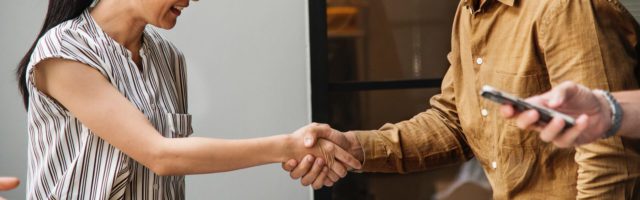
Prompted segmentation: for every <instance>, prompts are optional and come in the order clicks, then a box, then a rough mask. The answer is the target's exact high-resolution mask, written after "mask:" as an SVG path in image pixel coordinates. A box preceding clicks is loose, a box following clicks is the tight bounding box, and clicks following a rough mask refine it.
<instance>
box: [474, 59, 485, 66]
mask: <svg viewBox="0 0 640 200" xmlns="http://www.w3.org/2000/svg"><path fill="white" fill-rule="evenodd" d="M482 63H484V60H482V58H480V57H478V58H477V59H476V64H478V65H482Z"/></svg>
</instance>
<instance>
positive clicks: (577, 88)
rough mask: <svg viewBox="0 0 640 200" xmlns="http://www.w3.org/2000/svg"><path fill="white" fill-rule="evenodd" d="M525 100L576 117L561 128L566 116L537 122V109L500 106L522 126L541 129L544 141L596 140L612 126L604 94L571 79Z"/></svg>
mask: <svg viewBox="0 0 640 200" xmlns="http://www.w3.org/2000/svg"><path fill="white" fill-rule="evenodd" d="M525 101H527V102H529V103H533V104H537V105H541V106H545V107H548V108H551V109H554V110H557V111H559V112H562V113H565V114H567V115H569V116H572V117H574V118H576V124H575V126H573V127H572V128H570V129H568V130H566V131H562V129H563V128H564V120H562V119H561V118H558V117H555V118H553V120H551V122H549V123H548V124H537V123H536V122H537V121H538V119H539V117H540V115H539V113H538V112H537V111H535V110H527V111H524V112H522V113H516V112H515V110H514V109H513V107H512V106H510V105H503V106H501V107H500V111H501V113H502V115H503V116H504V117H506V118H515V119H516V122H517V125H518V127H519V128H521V129H533V130H536V131H539V132H540V138H541V139H542V140H543V141H545V142H553V143H554V144H555V145H556V146H558V147H563V148H566V147H572V146H577V145H582V144H586V143H590V142H593V141H596V140H598V139H600V138H602V137H603V136H604V134H605V133H606V132H607V130H609V129H610V128H611V115H612V114H611V108H610V107H609V105H608V103H607V101H606V99H605V98H604V97H603V96H602V95H597V94H594V93H593V92H592V91H591V90H590V89H588V88H586V87H584V86H582V85H577V84H575V83H572V82H564V83H562V84H560V85H558V86H557V87H555V88H553V89H551V90H550V91H548V92H546V93H544V94H541V95H539V96H533V97H530V98H528V99H526V100H525Z"/></svg>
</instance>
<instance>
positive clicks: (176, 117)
mask: <svg viewBox="0 0 640 200" xmlns="http://www.w3.org/2000/svg"><path fill="white" fill-rule="evenodd" d="M140 56H141V57H142V63H143V64H142V65H143V66H142V69H143V70H142V71H141V70H138V67H137V66H136V64H135V63H134V62H133V60H132V59H131V53H130V52H129V51H128V50H127V49H126V48H124V47H123V46H121V45H120V44H118V43H116V42H115V41H114V40H113V39H112V38H110V37H109V36H107V34H106V33H105V32H103V31H102V29H100V27H99V26H98V25H97V23H96V22H95V21H94V19H93V18H92V17H91V15H90V14H89V11H88V10H87V11H85V12H84V13H82V14H81V15H80V16H79V17H77V18H75V19H72V20H69V21H66V22H64V23H62V24H60V25H58V26H56V27H54V28H53V29H51V30H50V31H48V32H47V33H46V34H45V35H44V36H43V37H42V38H40V39H39V41H38V42H37V44H36V48H35V51H34V52H33V54H32V55H31V62H30V63H29V64H28V66H27V73H28V76H27V80H24V81H27V87H28V90H29V95H30V96H29V105H28V111H27V118H28V119H27V120H28V134H29V141H28V148H29V150H28V162H29V163H28V178H27V184H26V189H27V199H92V200H93V199H184V177H183V176H158V175H156V174H154V173H153V172H151V171H150V170H149V169H148V168H146V167H144V166H143V165H141V164H140V163H138V162H136V161H135V160H133V159H131V158H130V157H128V156H127V155H125V154H124V153H123V152H121V151H119V150H118V149H116V148H115V147H113V146H111V145H110V144H108V143H107V142H105V141H104V140H102V139H100V138H99V137H98V136H96V135H94V134H93V133H92V132H91V130H90V129H89V128H87V127H86V126H84V125H83V124H82V123H81V122H80V121H79V120H78V119H76V118H75V117H74V116H73V114H72V113H70V112H68V111H67V110H65V108H64V107H62V106H61V105H59V104H58V103H57V102H56V101H55V100H53V99H51V98H50V97H48V96H46V95H44V94H43V93H41V92H39V91H38V90H37V88H36V87H35V86H34V84H33V83H34V82H33V80H32V79H33V77H32V74H33V69H34V67H35V65H36V64H38V63H39V62H41V61H43V60H45V59H49V58H62V59H67V60H73V61H77V62H80V63H84V64H86V65H88V66H90V67H93V68H95V69H97V70H98V71H99V72H100V73H102V75H104V76H105V77H106V78H107V79H108V80H109V81H110V82H111V84H112V85H113V87H115V88H117V89H118V90H119V91H120V92H121V93H122V94H123V95H124V96H125V97H126V98H127V99H129V101H131V103H133V105H135V106H136V107H137V108H138V109H139V110H140V111H141V112H142V113H144V115H145V116H146V117H147V118H148V119H149V121H150V122H151V123H152V124H153V126H154V127H155V128H156V129H157V130H158V132H159V133H160V134H163V136H164V137H170V138H179V137H187V136H189V135H190V134H191V133H192V132H193V131H192V129H191V116H190V115H188V114H187V88H186V76H185V60H184V57H183V55H182V53H181V52H180V51H179V50H178V49H176V47H175V46H174V45H172V44H171V43H169V42H168V41H167V40H165V39H163V38H162V37H161V36H160V35H159V34H158V33H157V32H156V31H154V29H153V28H151V27H146V28H145V31H144V34H143V45H142V48H141V50H140ZM144 146H145V145H144V144H140V147H141V148H144Z"/></svg>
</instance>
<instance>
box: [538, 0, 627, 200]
mask: <svg viewBox="0 0 640 200" xmlns="http://www.w3.org/2000/svg"><path fill="white" fill-rule="evenodd" d="M548 4H549V5H548V6H549V7H548V9H546V12H545V13H544V14H543V17H542V19H541V20H540V23H539V27H540V29H539V32H538V34H539V37H538V38H540V41H539V42H540V48H541V49H542V50H543V56H544V59H545V63H546V66H547V70H548V73H549V79H550V81H551V84H552V85H557V84H559V83H561V82H563V81H567V80H571V81H574V82H576V83H579V84H583V85H586V86H587V87H589V88H597V89H604V90H610V91H616V90H622V89H632V88H636V87H637V85H638V83H637V77H636V76H635V73H634V71H635V70H636V67H637V60H636V59H637V52H636V51H635V49H636V48H635V46H634V45H635V43H636V41H637V39H638V38H637V26H635V25H634V24H635V22H634V21H633V18H631V16H630V15H629V14H628V13H626V11H625V10H624V8H622V7H621V6H620V5H619V3H618V2H617V1H603V0H579V1H551V2H550V3H548ZM631 144H632V143H631V141H625V140H622V139H621V138H619V137H613V138H610V139H606V140H600V141H597V142H595V143H592V144H589V145H584V146H581V147H577V148H576V156H575V160H576V162H577V163H578V165H579V168H578V171H577V173H578V182H577V184H578V185H577V189H578V196H577V198H578V199H587V198H602V197H606V198H613V199H621V198H625V197H630V195H632V193H634V192H636V191H634V189H633V187H634V186H633V185H634V184H636V185H637V184H638V178H639V174H640V168H638V167H637V166H638V165H639V164H640V163H638V161H639V160H640V155H638V153H637V151H636V150H634V149H632V148H630V147H629V145H631Z"/></svg>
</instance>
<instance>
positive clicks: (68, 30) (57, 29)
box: [34, 16, 97, 53]
mask: <svg viewBox="0 0 640 200" xmlns="http://www.w3.org/2000/svg"><path fill="white" fill-rule="evenodd" d="M90 26H91V25H90V24H89V23H87V22H86V20H83V19H82V16H80V17H77V18H74V19H70V20H67V21H65V22H62V23H60V24H58V25H56V26H54V27H52V28H51V29H49V30H48V31H47V32H46V33H45V34H44V35H42V37H40V39H38V42H37V43H36V49H39V50H41V51H42V50H44V52H50V53H62V52H61V51H63V49H67V50H71V49H92V48H93V46H94V45H93V44H95V41H96V40H97V37H96V36H95V31H92V30H91V29H92V28H91V27H90ZM34 53H35V51H34Z"/></svg>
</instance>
